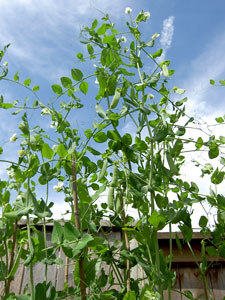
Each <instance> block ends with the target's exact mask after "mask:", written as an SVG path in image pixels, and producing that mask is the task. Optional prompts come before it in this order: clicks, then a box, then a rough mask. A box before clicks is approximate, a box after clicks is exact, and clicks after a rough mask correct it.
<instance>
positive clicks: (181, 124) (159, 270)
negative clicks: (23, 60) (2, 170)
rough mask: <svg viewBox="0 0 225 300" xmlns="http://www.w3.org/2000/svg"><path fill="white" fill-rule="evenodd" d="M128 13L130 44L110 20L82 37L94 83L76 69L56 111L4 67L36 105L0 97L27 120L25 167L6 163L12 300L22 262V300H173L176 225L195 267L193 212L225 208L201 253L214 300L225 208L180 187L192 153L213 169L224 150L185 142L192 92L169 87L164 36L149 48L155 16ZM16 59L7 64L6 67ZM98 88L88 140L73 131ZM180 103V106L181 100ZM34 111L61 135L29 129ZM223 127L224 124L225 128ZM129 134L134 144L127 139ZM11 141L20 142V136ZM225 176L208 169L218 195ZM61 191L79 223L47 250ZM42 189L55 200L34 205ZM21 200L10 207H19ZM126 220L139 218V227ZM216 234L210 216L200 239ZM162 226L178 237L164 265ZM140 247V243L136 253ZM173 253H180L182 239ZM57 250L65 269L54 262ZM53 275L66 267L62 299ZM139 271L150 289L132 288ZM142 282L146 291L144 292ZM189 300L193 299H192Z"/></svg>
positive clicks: (59, 90) (4, 222) (5, 256)
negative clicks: (214, 267) (113, 236)
mask: <svg viewBox="0 0 225 300" xmlns="http://www.w3.org/2000/svg"><path fill="white" fill-rule="evenodd" d="M126 13H127V14H128V15H129V17H130V19H129V21H128V22H127V23H126V25H127V29H126V32H120V31H118V30H117V29H116V28H115V25H114V24H113V23H112V22H111V20H110V19H109V16H108V15H105V16H104V17H103V18H102V20H101V22H99V21H98V20H94V21H93V23H92V25H91V26H90V27H84V28H83V30H82V40H81V42H82V43H83V44H84V45H85V46H86V49H87V51H86V53H81V52H80V53H78V54H77V59H78V61H79V62H80V63H81V64H85V63H87V64H90V63H92V62H93V61H94V62H95V64H94V70H93V73H92V74H87V75H86V74H85V75H84V74H83V72H82V71H81V70H80V69H78V68H73V69H71V76H70V77H61V78H60V82H61V84H53V85H52V91H53V93H54V94H55V95H56V101H53V102H49V103H48V104H44V103H43V102H42V101H41V100H40V99H39V98H38V90H39V86H37V85H32V83H31V80H30V79H26V80H25V81H24V82H21V81H20V79H19V75H18V73H16V74H15V76H14V78H13V79H10V78H8V75H7V72H8V68H7V64H6V63H3V64H2V66H1V67H2V75H1V76H0V79H1V80H5V81H9V82H12V83H15V84H18V85H22V86H24V87H26V89H28V90H29V91H30V93H31V94H30V95H31V97H33V98H34V101H33V103H32V105H28V101H27V98H26V100H25V101H24V103H18V102H13V103H5V102H4V99H3V96H1V103H0V106H1V108H2V109H12V110H13V114H21V122H20V124H19V126H18V128H19V130H20V137H19V140H20V150H19V152H18V154H19V158H18V162H11V163H10V162H9V161H7V162H9V163H10V167H9V169H8V171H9V179H8V180H7V181H5V180H4V181H0V191H1V206H2V216H1V220H0V221H1V222H0V226H1V227H0V230H1V233H2V234H1V240H0V242H1V246H0V247H1V248H0V250H1V252H0V253H1V262H0V263H1V264H0V266H1V268H0V280H1V281H3V283H4V299H10V297H12V294H11V293H10V283H11V280H12V279H13V276H14V275H15V274H16V270H17V268H18V266H19V263H20V262H22V263H23V264H24V265H25V266H27V267H29V274H30V283H29V290H28V291H27V292H26V291H25V292H24V294H23V295H20V296H16V297H17V299H32V300H34V299H39V298H38V297H39V296H38V295H40V293H41V295H44V296H43V297H45V298H46V299H49V300H50V299H51V300H52V299H66V298H67V297H68V298H69V297H70V298H71V297H73V298H75V299H82V300H84V299H164V291H168V298H169V299H172V298H171V297H172V296H171V291H172V289H173V285H174V282H175V279H176V274H175V273H174V272H173V271H172V261H173V249H172V229H173V225H174V224H176V226H178V227H179V229H180V231H181V232H182V234H183V240H184V242H185V243H187V244H188V246H189V248H190V250H191V252H192V253H193V255H194V252H193V250H192V248H191V243H190V242H191V240H192V234H193V228H192V223H191V210H190V208H191V207H192V204H193V203H196V202H200V203H202V202H203V200H207V201H208V202H209V203H210V204H211V205H213V206H215V207H217V208H219V210H218V223H217V224H216V228H215V230H214V231H213V232H212V235H213V243H214V244H213V246H211V247H208V248H207V244H206V242H203V243H202V255H203V258H204V259H203V263H202V264H199V263H198V261H197V259H196V257H195V256H194V258H195V259H196V263H197V265H198V267H199V268H200V271H201V275H202V278H203V281H204V286H205V295H206V299H213V298H212V295H211V292H210V289H209V287H208V282H207V280H206V277H205V273H206V271H207V268H208V264H207V261H206V259H205V253H206V251H208V253H209V254H211V255H215V254H216V255H222V256H224V240H223V234H224V229H223V228H224V226H223V224H224V218H223V215H224V214H223V211H224V207H223V202H224V197H223V196H222V195H217V194H216V193H215V192H213V191H211V194H210V195H208V196H205V195H202V194H200V193H199V189H198V187H197V185H196V184H195V183H193V182H191V183H188V182H186V181H184V180H182V178H181V176H180V174H181V168H182V166H183V164H184V163H185V160H186V157H185V155H184V154H183V152H184V151H185V145H186V144H188V143H191V145H194V146H195V150H193V151H196V152H197V151H200V150H202V149H203V148H204V149H205V150H206V151H208V153H209V158H210V159H214V158H216V157H218V156H219V154H220V149H221V147H222V144H224V138H223V137H221V138H220V139H216V138H215V136H210V139H209V140H208V141H204V140H203V139H202V138H201V137H199V138H198V139H197V140H196V141H195V140H193V139H192V138H188V136H187V128H188V127H190V126H194V118H192V117H190V116H188V115H186V112H185V102H186V101H187V98H186V97H183V96H182V94H183V93H184V92H185V90H183V89H181V88H178V87H177V86H173V87H171V86H169V84H168V83H169V79H170V78H171V77H172V75H173V73H174V70H171V69H170V61H168V60H166V61H161V60H160V57H161V55H162V53H163V50H162V49H159V50H157V51H156V50H155V48H154V46H155V44H156V43H157V42H156V40H157V37H158V34H157V33H156V34H154V35H153V36H152V38H150V40H148V41H144V40H142V35H141V31H140V24H143V25H145V23H146V22H148V19H149V17H150V13H148V12H143V11H141V12H140V13H139V14H138V16H137V17H136V18H135V19H133V18H132V16H131V9H129V8H127V9H126ZM7 47H8V45H7V46H6V47H5V48H4V49H3V50H2V51H1V52H0V57H1V59H2V58H3V56H4V54H5V52H6V50H7ZM94 80H95V81H96V83H97V93H96V95H95V99H94V97H93V95H92V99H93V100H92V101H95V112H96V115H97V121H96V120H95V122H93V127H92V128H89V129H87V130H86V131H85V132H84V136H83V137H82V139H81V138H80V135H79V132H78V130H77V128H74V127H73V126H72V124H71V123H70V120H71V118H70V116H71V117H72V116H73V114H74V115H75V114H76V113H77V110H82V109H83V107H84V106H85V105H84V104H83V103H82V101H81V99H82V95H83V96H84V95H88V90H89V86H90V84H91V82H93V81H94ZM211 84H215V82H214V81H211ZM220 84H223V81H221V82H220ZM174 95H176V97H175V96H174ZM177 96H178V97H179V99H178V100H173V99H177ZM62 98H63V99H65V98H66V99H67V100H66V101H65V100H62ZM84 108H85V107H84ZM30 111H35V112H36V114H38V113H40V114H41V115H42V116H43V117H45V116H47V117H50V118H51V122H52V126H54V127H55V132H54V134H53V135H50V134H49V132H46V131H45V130H44V129H43V128H42V127H41V124H32V123H31V121H30V118H29V114H30ZM217 122H218V123H219V124H222V123H224V119H223V117H220V118H218V119H217ZM125 124H128V125H129V128H131V130H130V131H131V132H124V126H125ZM125 128H126V127H125ZM11 139H12V141H15V140H16V139H17V136H16V135H14V136H12V138H11ZM3 150H4V149H2V148H1V153H2V152H3ZM2 161H3V160H2ZM221 164H222V168H221V169H219V168H217V169H215V170H214V168H213V166H212V165H210V164H208V165H207V166H204V167H202V172H203V175H207V174H209V175H210V176H211V181H212V183H214V184H216V185H217V184H220V183H221V182H222V181H223V178H224V172H223V170H222V169H223V165H224V159H223V158H222V159H221ZM199 166H200V165H199ZM53 180H58V185H56V186H55V187H54V189H55V191H58V192H59V191H62V192H64V195H65V198H64V199H65V202H67V203H69V205H70V211H71V220H70V221H67V222H65V223H64V224H62V223H60V222H58V221H56V220H55V221H54V228H53V232H52V236H51V243H52V245H51V246H49V245H48V244H47V233H46V224H47V223H48V222H49V221H50V220H51V217H52V212H51V208H52V206H53V205H54V203H52V202H50V203H49V193H50V192H49V185H50V183H51V182H52V181H53ZM40 186H42V187H43V188H44V189H45V191H46V193H45V196H44V197H43V198H41V199H37V189H39V187H40ZM15 193H16V195H17V196H16V200H15V201H13V200H12V199H11V198H12V197H11V195H12V194H15ZM105 196H106V197H105ZM105 199H106V200H105ZM98 203H101V204H100V205H98ZM129 208H133V209H135V210H136V212H137V216H138V217H137V219H138V221H137V222H136V223H135V225H134V224H133V223H134V217H133V216H131V215H129ZM21 218H25V219H26V225H27V226H26V228H24V230H23V231H22V232H21V231H18V229H17V228H18V222H19V221H20V220H21ZM31 218H32V220H31ZM106 219H108V220H109V221H110V226H116V227H119V228H121V229H122V242H119V241H113V243H112V242H111V243H110V242H109V241H108V238H107V235H106V232H104V230H103V227H102V224H103V223H102V222H103V221H105V220H106ZM31 221H32V222H31ZM36 223H41V224H42V225H43V232H40V231H38V230H37V229H36V227H35V226H34V225H35V224H36ZM207 223H208V220H207V218H206V217H203V216H201V218H200V220H199V224H200V227H201V228H202V233H203V234H208V233H211V231H210V228H209V227H208V226H207ZM165 226H168V227H169V231H170V253H169V256H167V257H166V256H164V254H163V251H162V250H160V249H159V245H158V239H157V232H158V231H160V230H162V229H163V228H165ZM99 233H101V237H100V235H99ZM221 233H222V235H221ZM10 239H11V240H10ZM132 239H135V240H136V241H137V247H135V248H133V249H132V248H131V243H130V241H131V240H132ZM176 241H177V245H178V247H179V248H180V247H181V243H180V241H179V239H178V238H176ZM60 248H61V249H62V251H63V252H64V254H65V256H66V261H65V262H63V261H62V260H60V259H59V258H58V257H57V253H58V251H59V249H60ZM69 260H70V261H71V260H72V261H74V263H75V267H74V271H73V274H74V284H75V287H74V286H73V287H70V286H68V283H67V280H68V264H69ZM37 262H38V263H43V264H44V265H45V268H44V281H43V283H39V284H38V285H35V282H34V276H33V266H34V264H35V263H37ZM50 264H58V265H60V266H62V265H64V266H65V270H66V271H65V286H64V289H63V290H61V291H57V290H56V287H54V286H53V284H52V283H51V282H49V283H48V265H50ZM105 265H107V266H108V273H107V272H106V271H105ZM135 266H140V267H141V268H142V269H143V271H144V278H138V279H133V278H132V276H131V271H132V268H133V267H135ZM142 281H144V283H145V284H144V287H143V288H140V285H139V284H140V282H142ZM115 287H117V288H115ZM21 293H23V291H21ZM186 296H187V297H189V299H194V298H193V296H192V295H191V293H190V292H187V293H186ZM13 297H14V295H13ZM191 297H192V298H191Z"/></svg>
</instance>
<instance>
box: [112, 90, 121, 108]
mask: <svg viewBox="0 0 225 300" xmlns="http://www.w3.org/2000/svg"><path fill="white" fill-rule="evenodd" d="M119 100H120V90H118V89H117V90H116V92H115V95H114V97H113V99H112V103H111V105H110V108H116V107H117V105H118V103H119Z"/></svg>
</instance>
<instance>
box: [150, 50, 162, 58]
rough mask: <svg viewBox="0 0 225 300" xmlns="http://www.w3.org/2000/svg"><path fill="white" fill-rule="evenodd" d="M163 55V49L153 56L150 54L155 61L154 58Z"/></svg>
mask: <svg viewBox="0 0 225 300" xmlns="http://www.w3.org/2000/svg"><path fill="white" fill-rule="evenodd" d="M162 53H163V49H159V50H158V51H156V52H155V53H154V54H152V57H153V58H154V59H155V58H156V57H160V56H161V55H162Z"/></svg>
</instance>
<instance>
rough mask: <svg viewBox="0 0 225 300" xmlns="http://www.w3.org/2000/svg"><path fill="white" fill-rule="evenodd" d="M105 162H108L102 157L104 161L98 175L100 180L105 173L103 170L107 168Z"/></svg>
mask: <svg viewBox="0 0 225 300" xmlns="http://www.w3.org/2000/svg"><path fill="white" fill-rule="evenodd" d="M107 164H108V159H107V158H106V159H104V162H103V166H102V169H101V172H100V173H99V176H98V180H99V181H100V180H101V179H102V178H103V177H104V175H105V171H106V168H107Z"/></svg>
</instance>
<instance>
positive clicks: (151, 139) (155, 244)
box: [137, 63, 164, 300]
mask: <svg viewBox="0 0 225 300" xmlns="http://www.w3.org/2000/svg"><path fill="white" fill-rule="evenodd" d="M137 69H138V74H139V77H140V80H141V83H143V78H142V75H141V70H140V66H139V64H138V63H137ZM143 93H144V92H143ZM143 116H144V118H145V123H146V125H147V129H148V133H149V136H150V160H151V166H150V172H149V182H148V184H149V186H150V187H151V186H152V179H153V170H154V169H153V168H154V164H153V162H154V143H153V136H152V131H151V128H150V125H149V122H148V118H147V115H146V114H145V113H144V112H143ZM154 196H155V195H154V191H153V190H152V191H151V192H150V199H151V213H153V211H154V210H155V200H154ZM154 246H155V270H156V272H157V274H158V276H160V257H159V244H158V238H157V232H155V233H154ZM158 289H159V293H160V296H161V299H162V300H163V299H164V297H163V289H162V284H161V280H160V277H159V287H158Z"/></svg>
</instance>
